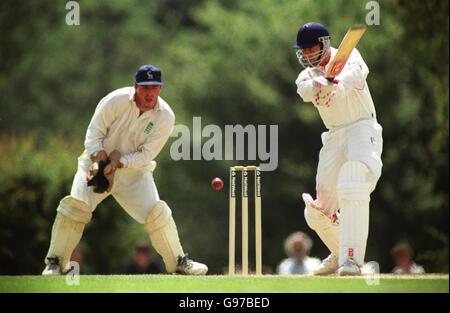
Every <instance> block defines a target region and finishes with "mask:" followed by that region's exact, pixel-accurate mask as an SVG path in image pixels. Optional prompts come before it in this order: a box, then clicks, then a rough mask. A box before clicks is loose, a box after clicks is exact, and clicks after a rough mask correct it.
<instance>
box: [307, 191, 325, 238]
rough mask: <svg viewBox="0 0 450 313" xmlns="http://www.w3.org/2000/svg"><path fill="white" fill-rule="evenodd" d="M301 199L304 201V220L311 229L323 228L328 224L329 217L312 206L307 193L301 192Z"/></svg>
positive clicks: (310, 198)
mask: <svg viewBox="0 0 450 313" xmlns="http://www.w3.org/2000/svg"><path fill="white" fill-rule="evenodd" d="M303 201H304V202H305V212H304V214H305V220H306V224H308V226H309V227H310V228H311V229H313V230H318V229H323V228H326V227H328V226H329V225H330V219H329V218H328V217H326V216H325V215H323V214H322V213H321V212H319V211H318V210H317V209H315V208H314V207H313V206H312V204H311V203H312V201H313V199H312V197H311V196H310V195H309V194H303Z"/></svg>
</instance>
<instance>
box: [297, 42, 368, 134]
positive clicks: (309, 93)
mask: <svg viewBox="0 0 450 313" xmlns="http://www.w3.org/2000/svg"><path fill="white" fill-rule="evenodd" d="M336 52H337V49H335V48H331V59H332V58H334V56H335V55H336ZM330 64H331V62H328V64H327V66H325V67H319V68H311V67H308V68H306V69H304V70H303V71H302V72H301V73H300V74H299V75H298V77H297V79H296V81H295V83H296V85H297V93H298V94H299V95H300V96H301V97H302V99H303V101H305V102H313V101H314V97H315V94H314V91H313V90H314V88H313V80H312V79H313V78H314V77H318V76H324V74H325V72H326V70H327V69H328V66H330ZM368 74H369V68H368V67H367V65H366V63H365V62H364V60H363V58H362V57H361V54H360V53H359V52H358V50H357V49H353V51H352V54H351V55H350V58H349V59H348V61H347V64H346V65H345V66H344V68H343V70H342V72H341V73H340V74H339V75H338V76H336V77H335V79H337V80H338V81H339V83H338V88H337V89H336V96H335V97H334V98H333V101H332V102H331V105H330V106H324V105H320V106H318V105H315V107H316V108H317V110H318V111H319V114H320V117H321V118H322V121H323V123H324V124H325V127H326V128H328V129H333V128H338V127H341V126H345V125H348V124H352V123H354V122H356V121H358V120H362V119H371V118H376V112H375V106H374V104H373V101H372V96H371V95H370V91H369V87H368V86H367V82H366V78H367V75H368Z"/></svg>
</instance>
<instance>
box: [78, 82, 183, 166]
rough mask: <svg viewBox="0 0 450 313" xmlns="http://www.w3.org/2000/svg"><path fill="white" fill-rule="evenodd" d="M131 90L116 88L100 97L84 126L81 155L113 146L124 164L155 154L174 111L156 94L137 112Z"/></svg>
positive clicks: (146, 159)
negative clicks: (147, 107)
mask: <svg viewBox="0 0 450 313" xmlns="http://www.w3.org/2000/svg"><path fill="white" fill-rule="evenodd" d="M134 92H135V91H134V87H125V88H120V89H117V90H115V91H113V92H111V93H109V94H108V95H107V96H105V97H104V98H103V99H101V100H100V102H99V103H98V105H97V108H96V109H95V113H94V115H93V117H92V120H91V122H90V124H89V127H88V129H87V133H86V140H85V142H84V146H85V148H86V151H85V152H84V153H83V155H82V158H86V157H87V158H89V156H90V155H91V154H92V153H94V152H97V151H100V150H105V151H106V152H107V153H108V154H109V153H111V152H112V151H113V150H115V149H117V150H119V151H120V152H121V154H122V158H121V160H120V161H121V162H122V163H123V164H124V167H128V168H143V167H147V166H149V165H150V162H151V161H152V160H153V159H155V158H156V156H157V155H158V154H159V152H160V151H161V149H162V148H163V147H164V145H165V143H166V142H167V140H168V138H169V136H170V134H171V133H172V131H173V128H174V124H175V114H174V113H173V111H172V109H171V108H170V107H169V105H168V104H167V103H166V102H165V101H164V100H163V99H162V98H161V97H158V101H157V103H156V105H155V107H154V108H153V109H152V110H150V111H147V112H144V113H142V114H141V115H140V116H139V109H138V107H137V105H136V103H135V102H134Z"/></svg>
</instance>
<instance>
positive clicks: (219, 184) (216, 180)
mask: <svg viewBox="0 0 450 313" xmlns="http://www.w3.org/2000/svg"><path fill="white" fill-rule="evenodd" d="M211 187H213V188H214V189H215V190H220V189H222V188H223V181H222V180H221V179H220V178H219V177H216V178H214V179H213V180H212V182H211Z"/></svg>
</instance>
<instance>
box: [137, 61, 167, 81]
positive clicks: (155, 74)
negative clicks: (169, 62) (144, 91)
mask: <svg viewBox="0 0 450 313" xmlns="http://www.w3.org/2000/svg"><path fill="white" fill-rule="evenodd" d="M135 83H136V84H138V85H156V86H162V85H164V83H163V82H162V80H161V70H160V69H159V68H157V67H156V66H153V65H151V64H146V65H142V66H141V67H139V68H138V70H137V72H136V80H135Z"/></svg>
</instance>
